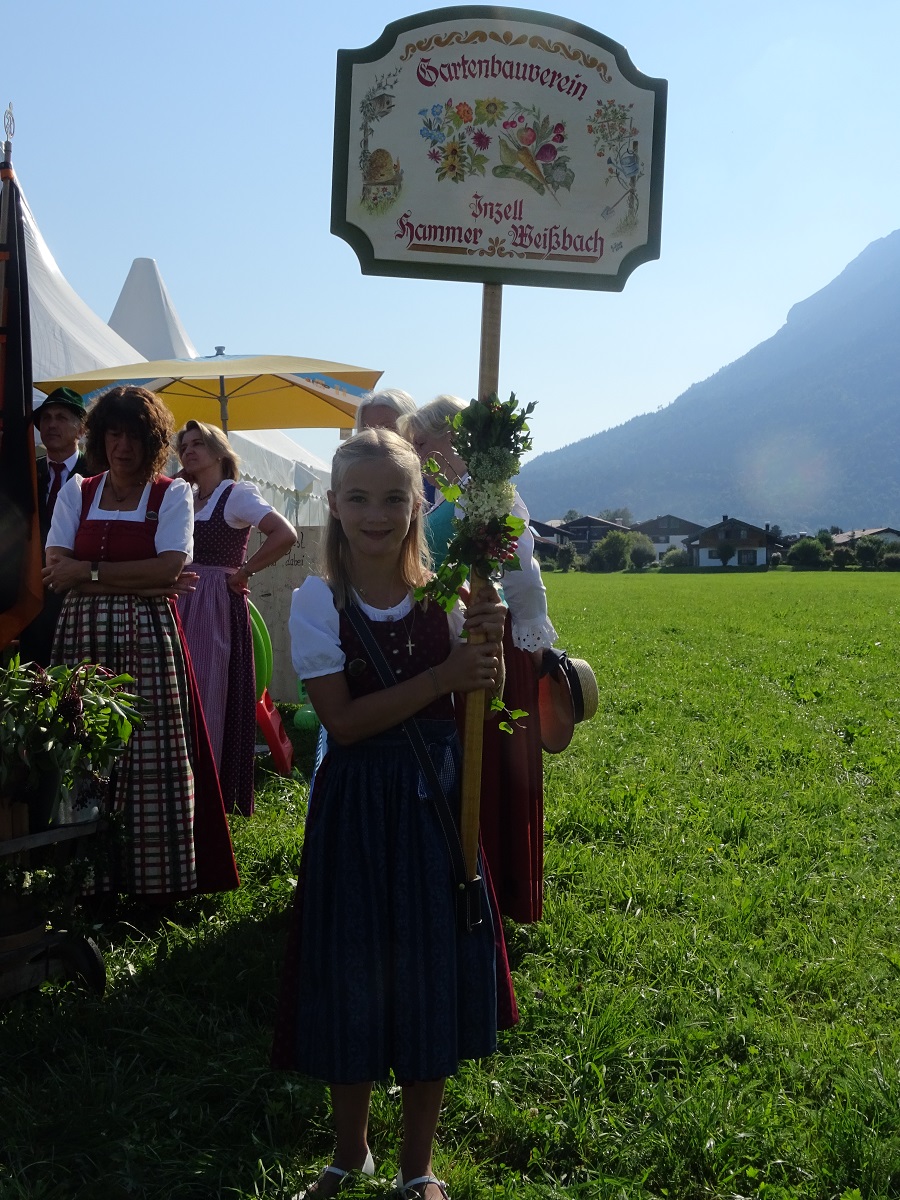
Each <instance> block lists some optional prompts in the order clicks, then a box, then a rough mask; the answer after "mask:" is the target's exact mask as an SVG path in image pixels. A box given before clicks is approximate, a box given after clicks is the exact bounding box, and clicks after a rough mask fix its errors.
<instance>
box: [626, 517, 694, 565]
mask: <svg viewBox="0 0 900 1200" xmlns="http://www.w3.org/2000/svg"><path fill="white" fill-rule="evenodd" d="M631 528H632V529H633V531H634V532H635V533H645V534H646V535H647V537H648V538H649V539H650V541H651V542H652V543H653V549H654V550H655V551H656V558H657V561H659V559H661V558H662V556H663V555H664V554H665V553H666V551H667V550H671V549H672V547H673V546H674V547H675V548H676V550H680V549H681V548H682V547H683V546H684V544H685V540H686V539H687V538H689V537H691V536H692V535H693V534H695V533H700V532H701V531H702V529H703V526H702V525H698V524H697V523H696V522H695V521H685V520H684V518H683V517H673V516H672V514H671V513H666V515H665V516H664V517H654V518H653V519H652V521H640V522H638V524H637V525H632V526H631Z"/></svg>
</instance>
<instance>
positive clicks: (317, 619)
mask: <svg viewBox="0 0 900 1200" xmlns="http://www.w3.org/2000/svg"><path fill="white" fill-rule="evenodd" d="M356 603H357V604H358V605H359V607H360V608H361V609H362V611H363V612H364V613H365V614H366V616H367V617H369V618H370V619H371V620H373V621H399V620H402V618H403V617H405V616H406V615H407V614H408V613H409V611H410V610H411V608H412V597H411V596H407V597H406V598H405V599H404V600H401V602H400V603H399V604H397V605H395V606H394V607H393V608H386V609H385V608H372V606H371V605H370V604H366V603H365V602H364V601H363V600H361V599H360V597H359V596H357V597H356ZM447 620H448V621H449V623H450V635H451V637H457V638H458V637H459V636H460V634H461V633H462V627H463V621H464V620H465V614H464V613H463V611H462V609H461V608H460V606H459V605H458V604H457V606H456V608H454V609H453V610H452V612H449V613H448V614H447ZM288 628H289V630H290V635H291V661H292V663H293V664H294V670H295V671H296V672H297V677H298V678H299V679H320V678H321V677H322V676H324V675H336V674H337V673H338V672H339V671H343V669H344V663H345V662H346V655H345V654H344V651H343V648H342V646H341V618H340V614H339V613H338V610H337V609H336V608H335V606H334V595H333V593H332V591H331V588H330V587H329V586H328V584H327V583H326V582H325V580H324V579H320V578H319V576H318V575H310V576H308V578H306V579H304V581H303V583H302V584H301V585H300V587H298V588H297V589H296V591H295V592H294V595H293V597H292V599H291V615H290V619H289V621H288Z"/></svg>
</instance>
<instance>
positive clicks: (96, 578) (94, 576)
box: [91, 562, 100, 583]
mask: <svg viewBox="0 0 900 1200" xmlns="http://www.w3.org/2000/svg"><path fill="white" fill-rule="evenodd" d="M99 582H100V564H99V563H98V562H92V563H91V583H99Z"/></svg>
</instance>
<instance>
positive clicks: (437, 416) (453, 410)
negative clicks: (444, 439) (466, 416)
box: [398, 393, 469, 442]
mask: <svg viewBox="0 0 900 1200" xmlns="http://www.w3.org/2000/svg"><path fill="white" fill-rule="evenodd" d="M468 407H469V405H468V403H467V402H466V401H465V400H461V399H460V398H459V396H451V395H450V394H449V393H447V394H445V395H443V396H435V398H434V399H433V400H430V401H429V402H428V404H423V405H422V407H421V408H417V409H416V411H415V412H414V413H410V414H409V416H406V417H404V418H403V419H402V421H400V423H399V425H398V429H399V431H400V433H401V434H402V435H403V437H405V438H406V440H407V441H408V442H411V441H412V440H413V438H414V437H415V435H416V434H417V433H430V434H441V433H445V432H446V431H447V429H448V428H449V422H450V421H451V420H452V419H453V418H454V417H455V416H456V414H457V413H458V412H461V411H462V409H464V408H468Z"/></svg>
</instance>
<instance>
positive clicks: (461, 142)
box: [419, 100, 503, 183]
mask: <svg viewBox="0 0 900 1200" xmlns="http://www.w3.org/2000/svg"><path fill="white" fill-rule="evenodd" d="M499 104H500V102H499V101H498V100H476V101H475V107H474V108H473V107H472V105H471V104H469V103H468V102H467V101H465V100H460V101H458V102H457V103H456V104H454V103H453V101H452V100H448V101H447V103H446V104H432V106H431V108H423V109H421V110H420V112H419V116H420V117H421V118H422V127H421V129H420V130H419V133H420V135H421V136H422V137H423V138H424V139H425V141H426V142H428V158H429V159H430V160H431V161H432V162H433V163H434V164H435V173H436V175H437V177H438V179H441V180H443V179H449V180H450V181H451V182H452V183H462V181H463V180H464V179H466V177H467V176H469V175H483V174H484V169H485V167H486V166H487V162H488V160H487V155H486V154H485V151H486V150H487V149H488V148H489V146H490V144H491V141H492V138H491V136H490V135H489V134H487V133H485V131H484V129H483V127H482V126H483V125H493V124H494V122H495V120H496V116H495V106H497V105H499ZM485 106H488V107H485ZM501 107H503V106H501Z"/></svg>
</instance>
